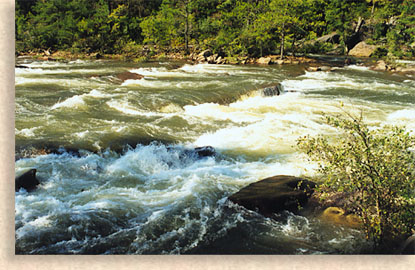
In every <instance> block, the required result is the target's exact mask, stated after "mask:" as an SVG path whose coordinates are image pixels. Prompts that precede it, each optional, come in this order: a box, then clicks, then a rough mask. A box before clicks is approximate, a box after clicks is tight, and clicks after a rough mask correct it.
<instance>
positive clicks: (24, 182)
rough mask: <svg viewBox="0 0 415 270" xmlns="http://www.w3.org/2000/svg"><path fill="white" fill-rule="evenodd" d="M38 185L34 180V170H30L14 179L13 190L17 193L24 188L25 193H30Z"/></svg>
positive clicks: (36, 180) (37, 181)
mask: <svg viewBox="0 0 415 270" xmlns="http://www.w3.org/2000/svg"><path fill="white" fill-rule="evenodd" d="M39 184H40V183H39V180H38V179H37V178H36V169H30V170H29V171H27V172H25V173H23V174H22V175H20V176H18V177H16V179H15V186H14V189H15V191H19V190H20V189H21V188H24V189H26V190H27V191H32V190H34V189H36V186H37V185H39Z"/></svg>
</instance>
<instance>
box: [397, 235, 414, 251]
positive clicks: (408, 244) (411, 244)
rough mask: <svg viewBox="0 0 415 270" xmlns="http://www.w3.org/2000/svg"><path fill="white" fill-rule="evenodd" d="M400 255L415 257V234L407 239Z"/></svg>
mask: <svg viewBox="0 0 415 270" xmlns="http://www.w3.org/2000/svg"><path fill="white" fill-rule="evenodd" d="M400 253H401V254H405V255H415V234H413V235H412V236H410V237H409V238H408V239H406V241H405V243H404V244H403V247H402V250H401V252H400Z"/></svg>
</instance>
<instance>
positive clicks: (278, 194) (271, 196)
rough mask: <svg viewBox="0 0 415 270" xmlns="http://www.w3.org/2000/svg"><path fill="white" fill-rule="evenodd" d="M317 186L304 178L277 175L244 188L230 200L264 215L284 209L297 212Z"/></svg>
mask: <svg viewBox="0 0 415 270" xmlns="http://www.w3.org/2000/svg"><path fill="white" fill-rule="evenodd" d="M315 186H316V184H315V183H314V182H311V181H308V180H306V179H303V178H299V177H295V176H287V175H277V176H273V177H269V178H266V179H263V180H260V181H258V182H255V183H252V184H250V185H248V186H247V187H244V188H242V189H241V190H240V191H238V192H237V193H235V194H233V195H232V196H230V197H229V200H230V201H232V202H234V203H237V204H239V205H242V206H244V207H245V208H247V209H249V210H253V211H257V212H259V213H260V214H262V215H264V216H271V215H272V214H273V213H277V212H280V211H284V210H288V211H292V212H296V211H297V210H298V208H299V206H303V205H305V204H306V203H307V200H308V198H309V197H310V196H311V194H312V193H313V192H314V188H315Z"/></svg>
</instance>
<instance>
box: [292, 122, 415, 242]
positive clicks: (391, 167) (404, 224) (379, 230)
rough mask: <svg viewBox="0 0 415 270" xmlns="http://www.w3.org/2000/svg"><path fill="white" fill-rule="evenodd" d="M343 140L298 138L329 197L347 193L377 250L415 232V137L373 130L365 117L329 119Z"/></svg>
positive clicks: (391, 130)
mask: <svg viewBox="0 0 415 270" xmlns="http://www.w3.org/2000/svg"><path fill="white" fill-rule="evenodd" d="M327 123H328V124H329V125H331V126H333V127H334V128H336V129H337V130H338V131H340V132H341V135H340V136H338V137H336V138H335V140H332V141H329V139H328V138H326V137H322V136H320V137H317V138H310V137H308V136H307V137H304V138H301V139H299V141H298V145H299V147H300V149H301V150H302V151H304V152H305V153H307V154H308V156H309V157H310V159H311V160H312V161H316V162H318V164H319V172H320V173H321V174H322V175H323V178H324V181H323V183H322V184H321V186H320V187H319V191H320V192H321V193H322V194H323V197H324V195H327V194H330V193H331V192H344V193H345V194H348V195H349V196H350V201H351V204H350V208H351V209H352V210H354V211H356V212H357V214H358V215H359V216H360V217H361V219H362V222H363V224H364V228H365V231H366V234H367V236H368V238H371V239H372V240H373V241H374V243H375V244H376V246H377V247H379V246H381V245H382V244H383V243H385V241H386V240H390V239H399V238H401V237H406V236H408V235H410V234H411V231H412V230H414V229H415V154H414V147H415V137H414V136H413V135H411V134H410V133H409V132H407V131H405V129H404V128H400V127H384V128H377V129H373V128H369V127H368V126H367V125H365V124H364V123H363V120H362V116H359V117H354V116H351V115H349V117H348V118H344V117H335V118H333V117H327Z"/></svg>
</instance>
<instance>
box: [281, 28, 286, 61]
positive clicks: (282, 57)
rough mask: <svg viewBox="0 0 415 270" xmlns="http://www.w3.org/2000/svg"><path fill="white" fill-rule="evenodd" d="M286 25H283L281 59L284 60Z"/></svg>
mask: <svg viewBox="0 0 415 270" xmlns="http://www.w3.org/2000/svg"><path fill="white" fill-rule="evenodd" d="M284 28H285V23H283V24H282V31H281V51H280V53H281V55H280V59H284V42H285V29H284Z"/></svg>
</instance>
